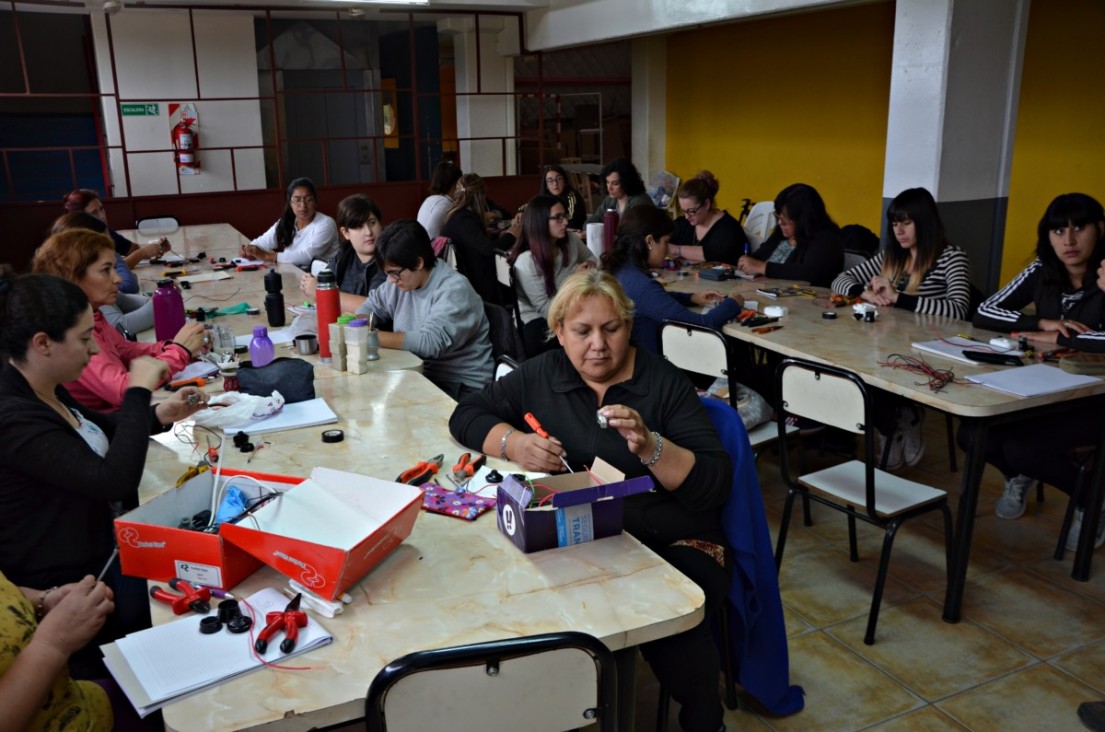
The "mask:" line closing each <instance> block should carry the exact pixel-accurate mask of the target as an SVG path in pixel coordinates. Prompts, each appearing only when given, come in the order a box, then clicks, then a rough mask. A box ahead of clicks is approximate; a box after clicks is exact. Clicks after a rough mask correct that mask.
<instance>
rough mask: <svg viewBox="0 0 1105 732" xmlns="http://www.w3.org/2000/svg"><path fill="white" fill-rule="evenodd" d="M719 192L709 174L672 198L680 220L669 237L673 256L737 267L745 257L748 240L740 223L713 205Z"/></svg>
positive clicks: (684, 185) (684, 187)
mask: <svg viewBox="0 0 1105 732" xmlns="http://www.w3.org/2000/svg"><path fill="white" fill-rule="evenodd" d="M720 188H721V184H720V183H718V180H717V178H715V177H714V174H713V173H711V172H710V171H708V170H703V171H702V172H700V173H699V174H698V175H696V176H695V177H693V178H691V179H690V180H689V181H687V182H686V183H684V184H683V185H681V186H679V191H678V192H676V194H675V197H676V199H677V200H678V201H679V208H680V210H681V211H682V212H683V216H682V217H681V218H678V219H676V220H675V231H673V232H672V235H671V243H672V244H673V245H674V251H673V252H672V253H673V254H674V255H675V256H677V257H682V258H683V259H686V260H688V261H691V262H725V263H726V264H736V263H737V260H739V259H740V257H741V255H742V254H747V253H748V237H747V236H746V235H745V233H744V228H743V227H741V225H740V222H739V221H737V220H736V219H735V218H733V217H732V216H730V215H729V212H728V211H722V210H721V209H719V208H717V206H716V205H715V204H716V202H717V201H716V199H717V192H718V190H719V189H720Z"/></svg>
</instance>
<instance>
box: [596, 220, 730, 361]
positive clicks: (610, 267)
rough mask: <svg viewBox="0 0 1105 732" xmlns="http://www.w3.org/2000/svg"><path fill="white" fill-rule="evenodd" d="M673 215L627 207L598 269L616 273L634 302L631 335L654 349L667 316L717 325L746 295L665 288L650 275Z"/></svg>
mask: <svg viewBox="0 0 1105 732" xmlns="http://www.w3.org/2000/svg"><path fill="white" fill-rule="evenodd" d="M674 228H675V227H674V225H673V224H672V221H671V218H670V217H669V216H668V214H667V212H666V211H664V210H663V209H659V208H657V207H656V206H638V207H637V208H634V209H630V210H629V211H628V212H626V214H625V218H623V219H622V221H621V225H620V226H619V227H618V238H617V240H616V241H615V242H614V248H613V250H611V251H610V252H608V253H607V254H605V255H603V258H602V268H603V269H604V270H606V271H607V272H609V273H611V274H612V275H614V276H615V277H616V278H617V279H618V282H619V283H620V284H621V286H622V288H623V289H624V290H625V293H626V295H628V296H629V299H630V300H632V301H633V308H634V311H635V312H634V317H633V331H632V334H631V340H632V341H633V343H634V345H636V346H637V347H638V348H643V349H645V350H647V351H651V352H652V353H657V352H658V351H659V350H660V346H659V328H660V323H662V322H664V321H665V320H681V321H683V322H684V323H694V324H695V325H706V326H709V327H711V328H720V327H721V326H723V325H724V324H725V323H728V322H729V321H730V320H732V319H733V318H735V317H737V315H738V314H739V313H740V311H741V308H742V307H743V306H744V299H743V298H742V297H741V296H740V295H737V294H733V295H732V296H730V297H723V296H722V294H721V293H720V292H716V291H713V290H710V291H707V292H696V293H694V294H693V295H692V294H690V293H686V292H668V291H667V290H665V289H664V287H663V286H662V285H661V284H660V283H659V282H657V281H656V280H654V279H652V277H651V276H650V275H649V270H651V269H658V268H659V267H660V266H661V265H662V264H663V263H664V258H665V257H666V256H667V255H668V249H669V245H668V241H669V240H670V238H671V233H672V230H673V229H674ZM707 303H717V306H716V307H714V308H713V309H712V310H710V311H709V312H706V313H696V312H694V311H693V310H688V309H687V306H688V305H705V304H707Z"/></svg>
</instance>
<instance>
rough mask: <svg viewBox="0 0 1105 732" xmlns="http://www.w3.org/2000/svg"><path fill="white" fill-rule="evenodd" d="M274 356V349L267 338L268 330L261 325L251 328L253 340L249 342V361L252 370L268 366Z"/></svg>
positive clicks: (270, 340)
mask: <svg viewBox="0 0 1105 732" xmlns="http://www.w3.org/2000/svg"><path fill="white" fill-rule="evenodd" d="M275 356H276V347H275V346H273V345H272V339H271V338H269V329H268V328H266V327H265V326H263V325H255V326H253V340H251V341H250V342H249V360H250V361H251V362H252V363H253V368H255V369H259V368H261V367H262V366H268V365H269V364H270V363H272V359H273V358H274V357H275Z"/></svg>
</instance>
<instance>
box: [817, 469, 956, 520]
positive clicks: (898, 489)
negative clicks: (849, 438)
mask: <svg viewBox="0 0 1105 732" xmlns="http://www.w3.org/2000/svg"><path fill="white" fill-rule="evenodd" d="M798 480H799V481H800V482H801V483H802V484H803V485H805V486H808V487H809V488H811V489H812V490H815V491H817V492H819V493H822V494H824V495H826V496H829V497H831V498H836V499H837V500H839V501H842V502H844V503H847V504H849V505H851V506H856V507H860V508H862V507H864V506H866V505H867V496H866V490H865V488H864V485H865V478H864V464H863V462H862V461H860V460H851V461H849V462H846V463H842V464H840V465H834V466H833V467H831V468H826V469H824V470H818V471H817V472H815V473H808V474H807V475H803V476H802V477H801V478H799V479H798ZM946 496H947V493H946V492H944V491H942V490H938V489H936V488H933V487H931V486H927V485H925V484H923V483H916V482H914V481H912V480H906V479H905V478H899V477H898V476H896V475H893V474H891V473H888V472H886V471H885V470H878V469H877V468H876V470H875V512H876V513H877V514H878V515H879V516H882V517H884V518H890V517H892V516H895V515H897V514H899V513H903V512H905V511H910V510H912V509H914V508H918V507H920V506H924V505H927V504H930V503H935V502H937V501H940V500H942V499H944V498H945V497H946Z"/></svg>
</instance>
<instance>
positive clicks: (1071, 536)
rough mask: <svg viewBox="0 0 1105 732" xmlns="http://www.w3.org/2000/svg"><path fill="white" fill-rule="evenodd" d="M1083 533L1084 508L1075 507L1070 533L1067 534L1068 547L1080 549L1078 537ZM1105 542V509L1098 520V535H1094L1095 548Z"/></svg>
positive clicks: (1075, 549) (1073, 549)
mask: <svg viewBox="0 0 1105 732" xmlns="http://www.w3.org/2000/svg"><path fill="white" fill-rule="evenodd" d="M1081 534H1082V509H1081V508H1076V509H1074V519H1073V520H1072V521H1071V522H1070V533H1068V534H1067V549H1068V550H1070V551H1072V552H1073V551H1078V537H1079V536H1080V535H1081ZM1102 544H1105V511H1102V513H1101V520H1100V521H1098V522H1097V536H1095V537H1094V541H1093V548H1094V549H1097V548H1098V547H1100V546H1101V545H1102Z"/></svg>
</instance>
